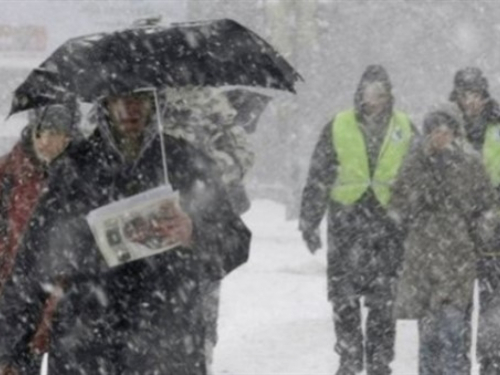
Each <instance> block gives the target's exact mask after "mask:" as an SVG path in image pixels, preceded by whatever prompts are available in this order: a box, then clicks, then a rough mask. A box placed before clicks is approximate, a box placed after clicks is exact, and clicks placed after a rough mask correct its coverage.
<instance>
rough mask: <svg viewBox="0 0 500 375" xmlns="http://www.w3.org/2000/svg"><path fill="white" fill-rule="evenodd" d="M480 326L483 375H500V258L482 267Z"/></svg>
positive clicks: (479, 353) (486, 259) (482, 262)
mask: <svg viewBox="0 0 500 375" xmlns="http://www.w3.org/2000/svg"><path fill="white" fill-rule="evenodd" d="M478 284H479V325H478V337H477V357H478V362H479V364H480V374H481V375H497V374H498V375H500V332H499V330H500V323H499V317H500V295H499V294H500V257H483V258H482V259H480V261H479V263H478Z"/></svg>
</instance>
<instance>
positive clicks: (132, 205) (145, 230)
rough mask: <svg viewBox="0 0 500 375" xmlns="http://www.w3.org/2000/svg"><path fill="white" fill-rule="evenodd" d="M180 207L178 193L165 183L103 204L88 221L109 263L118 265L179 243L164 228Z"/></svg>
mask: <svg viewBox="0 0 500 375" xmlns="http://www.w3.org/2000/svg"><path fill="white" fill-rule="evenodd" d="M179 210H181V208H180V205H179V195H178V193H177V192H174V191H173V190H172V189H171V187H169V186H161V187H158V188H155V189H152V190H148V191H146V192H144V193H141V194H137V195H134V196H132V197H129V198H126V199H122V200H120V201H117V202H113V203H110V204H108V205H106V206H103V207H99V208H97V209H95V210H93V211H91V212H90V213H89V214H88V215H87V222H88V224H89V226H90V229H91V231H92V233H93V235H94V238H95V240H96V242H97V246H98V247H99V250H100V251H101V254H102V255H103V257H104V259H105V260H106V263H107V264H108V266H109V267H115V266H118V265H121V264H124V263H127V262H132V261H134V260H137V259H141V258H145V257H149V256H152V255H156V254H159V253H163V252H165V251H167V250H170V249H173V248H175V247H177V246H178V245H179V243H178V242H177V241H176V240H174V239H172V238H169V237H168V235H166V234H165V231H164V230H163V229H164V228H165V226H164V224H166V223H168V220H170V219H171V218H172V217H173V216H175V214H176V212H178V211H179Z"/></svg>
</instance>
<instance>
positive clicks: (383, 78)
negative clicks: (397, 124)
mask: <svg viewBox="0 0 500 375" xmlns="http://www.w3.org/2000/svg"><path fill="white" fill-rule="evenodd" d="M374 82H380V83H382V85H383V87H384V88H385V90H386V91H387V93H389V94H390V96H391V100H390V101H389V103H388V105H387V109H386V110H384V111H383V113H384V114H388V113H392V109H393V105H394V97H393V96H392V84H391V80H390V78H389V74H388V73H387V71H386V70H385V68H384V67H383V66H381V65H369V66H368V67H367V68H366V69H365V71H364V72H363V75H362V76H361V79H360V81H359V84H358V87H357V89H356V93H355V94H354V108H355V110H356V113H357V115H358V116H360V117H361V118H362V117H364V116H365V113H364V111H363V105H362V104H363V103H362V100H363V92H364V90H365V89H366V87H367V86H368V85H369V84H370V83H374Z"/></svg>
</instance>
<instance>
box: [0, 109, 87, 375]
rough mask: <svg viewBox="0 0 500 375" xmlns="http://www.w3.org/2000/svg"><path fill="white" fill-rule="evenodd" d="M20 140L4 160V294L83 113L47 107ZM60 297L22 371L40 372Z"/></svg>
mask: <svg viewBox="0 0 500 375" xmlns="http://www.w3.org/2000/svg"><path fill="white" fill-rule="evenodd" d="M29 118H30V120H29V123H28V125H27V126H26V127H25V129H24V130H23V132H22V135H21V140H20V141H19V142H18V143H17V144H16V145H15V146H14V148H13V149H12V151H10V152H9V153H8V154H7V155H5V156H3V157H2V159H1V160H0V236H1V238H2V240H1V241H0V293H1V290H2V289H3V286H4V284H5V282H6V281H7V280H8V279H9V276H10V274H11V272H12V268H13V266H14V263H15V259H16V256H17V252H18V249H19V243H20V241H21V238H22V236H23V234H24V232H25V230H26V225H27V223H28V222H29V219H30V217H31V215H32V213H33V210H34V209H35V207H36V206H37V204H38V202H39V200H40V197H41V196H42V194H44V191H45V190H46V188H47V184H48V180H49V178H50V177H51V176H54V175H56V174H57V170H58V167H57V164H58V161H59V160H60V159H61V158H62V156H63V155H64V153H65V150H66V149H67V147H68V146H69V145H70V144H71V143H74V142H76V141H77V139H78V137H79V133H78V123H79V121H80V112H79V110H78V108H77V107H76V104H75V103H71V104H61V105H59V104H58V105H52V106H47V107H43V108H41V109H38V110H36V111H32V113H30V115H29ZM55 298H56V297H55V295H53V296H52V297H51V298H49V299H48V301H47V309H46V310H45V312H44V314H43V316H44V318H42V317H40V325H39V329H38V331H37V333H36V334H35V335H34V337H33V340H32V342H31V344H32V345H31V352H30V353H26V356H25V357H24V360H25V363H24V364H23V368H24V369H25V371H27V373H28V371H32V372H29V373H30V374H31V373H33V374H35V373H39V372H40V364H41V358H42V356H41V355H42V354H43V353H44V352H45V351H46V349H47V341H46V340H47V338H48V331H49V329H48V328H49V325H50V322H49V321H50V319H48V316H47V314H48V313H49V310H50V305H52V304H53V303H54V302H55Z"/></svg>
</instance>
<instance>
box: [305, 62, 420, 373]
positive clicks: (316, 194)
mask: <svg viewBox="0 0 500 375" xmlns="http://www.w3.org/2000/svg"><path fill="white" fill-rule="evenodd" d="M354 102H355V107H354V109H351V110H346V111H343V112H340V113H338V114H337V115H336V116H335V118H334V119H333V120H332V121H330V122H329V123H328V124H327V125H326V127H325V128H324V130H323V132H322V134H321V136H320V139H319V141H318V143H317V145H316V148H315V150H314V153H313V156H312V160H311V164H310V169H309V176H308V180H307V183H306V186H305V188H304V191H303V195H302V204H301V214H300V228H299V229H300V230H301V232H302V236H303V238H304V241H305V242H306V244H307V246H308V248H309V250H310V251H311V253H314V252H316V250H317V249H319V248H320V247H321V240H320V235H319V225H320V222H321V221H322V218H323V216H324V215H325V212H326V211H327V210H328V215H327V216H328V272H327V274H328V297H329V300H330V301H331V302H332V304H333V319H334V325H335V334H336V338H337V344H336V346H335V350H336V352H337V353H338V354H339V355H340V366H339V369H338V372H337V375H352V374H358V373H360V372H361V371H362V370H363V364H364V363H366V370H367V374H368V375H387V374H390V373H391V369H390V366H389V364H390V362H391V361H392V359H393V357H394V339H395V320H394V319H393V313H392V310H393V306H392V305H393V300H394V297H395V296H394V286H395V278H396V275H397V271H398V268H399V266H400V264H401V259H402V255H403V246H402V234H401V233H400V230H399V228H398V227H397V226H396V224H395V223H394V222H393V221H392V220H391V219H390V218H389V217H388V215H387V212H386V207H387V204H388V202H389V200H390V198H391V184H392V182H393V181H394V180H395V179H396V177H397V175H398V172H399V170H400V167H401V165H402V163H403V161H404V159H405V157H406V155H407V154H408V151H409V150H410V148H411V147H412V143H413V142H414V138H415V131H414V128H413V125H412V124H411V122H410V120H409V118H408V116H407V115H406V114H404V113H402V112H399V111H396V110H394V109H393V102H394V98H393V96H392V93H391V82H390V79H389V76H388V74H387V72H386V71H385V69H384V68H383V67H382V66H378V65H371V66H368V67H367V68H366V70H365V72H364V73H363V75H362V77H361V81H360V83H359V86H358V89H357V91H356V94H355V98H354ZM361 297H364V304H365V306H366V307H367V308H368V309H369V313H368V317H367V322H366V330H365V332H366V334H365V336H366V337H365V338H364V337H363V336H364V334H363V329H362V323H361V322H362V319H361V304H360V299H361ZM364 358H365V360H364Z"/></svg>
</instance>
